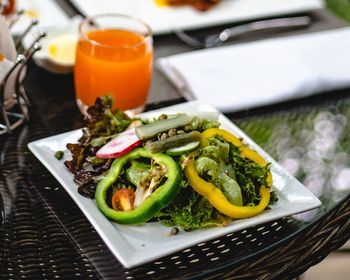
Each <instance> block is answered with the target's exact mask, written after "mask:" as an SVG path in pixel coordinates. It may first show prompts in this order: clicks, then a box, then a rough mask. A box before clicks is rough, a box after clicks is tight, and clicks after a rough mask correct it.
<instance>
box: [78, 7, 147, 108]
mask: <svg viewBox="0 0 350 280" xmlns="http://www.w3.org/2000/svg"><path fill="white" fill-rule="evenodd" d="M79 33H80V37H79V41H78V46H77V51H76V63H75V67H74V82H75V90H76V100H77V104H78V107H79V109H80V110H81V112H82V113H83V114H86V109H87V107H88V106H90V105H93V104H94V103H95V99H96V98H97V97H98V96H102V95H112V96H114V108H119V109H121V110H124V111H127V113H129V114H132V115H133V114H136V113H139V112H141V111H142V110H143V108H144V106H145V103H146V99H147V96H148V91H149V88H150V83H151V76H152V59H153V46H152V33H151V30H150V28H149V27H148V25H147V24H145V23H144V22H142V21H140V20H138V19H135V18H132V17H129V16H125V15H114V14H111V15H98V16H94V17H90V18H86V19H84V20H83V21H82V22H81V24H80V27H79Z"/></svg>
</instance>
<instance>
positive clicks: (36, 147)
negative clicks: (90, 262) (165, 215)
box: [28, 101, 321, 268]
mask: <svg viewBox="0 0 350 280" xmlns="http://www.w3.org/2000/svg"><path fill="white" fill-rule="evenodd" d="M196 111H197V112H198V111H199V112H218V111H217V110H216V109H215V108H213V107H212V106H210V105H206V104H203V103H200V102H197V101H194V102H188V103H183V104H179V105H176V106H171V107H167V108H164V109H161V110H157V111H152V112H147V113H144V114H141V117H152V116H157V115H160V114H161V113H174V112H184V113H186V112H187V113H190V114H195V112H196ZM219 121H220V122H221V127H222V128H224V129H226V130H229V131H231V132H232V133H233V134H235V135H236V136H238V137H243V139H244V141H245V143H247V144H249V145H250V147H251V148H252V149H254V150H256V151H257V152H258V153H259V154H261V155H262V156H263V157H264V158H265V159H266V160H267V161H268V162H271V171H272V176H273V188H274V190H275V191H276V192H277V195H278V198H279V200H278V202H277V203H276V204H275V205H273V206H272V207H271V209H270V210H266V211H264V212H263V213H262V214H260V215H258V216H255V217H252V218H249V219H242V220H236V221H234V222H232V223H231V224H230V225H229V226H227V227H216V228H208V229H200V230H195V231H192V232H184V231H181V232H180V233H179V234H178V235H175V236H170V235H169V232H170V228H169V227H165V226H163V225H162V224H160V223H147V224H144V225H138V226H127V225H119V224H116V223H113V222H110V221H109V220H108V219H107V218H106V217H105V216H104V215H103V214H102V213H101V212H100V211H99V210H98V208H97V206H96V204H95V202H94V200H91V199H88V198H85V197H83V196H81V195H80V194H79V193H78V191H77V185H76V184H75V183H74V182H73V176H72V174H71V173H70V172H69V171H68V170H67V169H66V167H65V166H64V164H63V160H62V161H58V160H57V159H56V158H55V156H54V154H55V152H56V151H58V150H65V151H66V153H65V160H66V159H68V158H69V152H68V151H67V150H66V144H67V143H74V142H76V141H77V140H78V139H79V137H80V136H81V135H82V132H81V130H75V131H71V132H67V133H63V134H59V135H56V136H52V137H48V138H44V139H41V140H37V141H34V142H31V143H29V144H28V147H29V149H30V150H31V151H32V152H33V154H34V155H35V156H36V157H37V158H38V159H39V160H40V161H41V162H42V163H43V164H44V165H45V166H46V168H47V169H48V170H49V171H50V172H51V173H52V174H53V175H54V176H55V178H56V179H57V180H58V181H59V182H60V183H61V185H62V186H63V187H64V188H65V190H66V191H67V192H68V194H69V195H70V196H71V197H72V198H73V200H74V201H75V202H76V204H77V205H78V206H79V208H80V209H81V210H82V211H83V213H84V214H85V215H86V217H87V218H88V219H89V221H90V222H91V224H92V225H93V226H94V227H95V229H96V231H97V232H98V233H99V234H100V236H101V237H102V239H103V240H104V241H105V243H106V244H107V246H108V247H109V248H110V250H111V251H112V253H113V254H114V255H115V256H116V257H117V258H118V260H119V261H120V262H121V263H122V264H123V265H124V266H125V267H128V268H130V267H133V266H136V265H140V264H143V263H146V262H149V261H152V260H155V259H157V258H160V257H163V256H165V255H168V254H170V253H173V252H176V251H179V250H181V249H184V248H187V247H190V246H192V245H195V244H197V243H200V242H204V241H207V240H210V239H214V238H217V237H220V236H223V235H225V234H228V233H231V232H234V231H239V230H242V229H244V228H247V227H250V226H254V225H258V224H261V223H265V222H268V221H272V220H276V219H278V218H281V217H284V216H288V215H292V214H295V213H299V212H303V211H306V210H310V209H313V208H316V207H319V206H320V205H321V202H320V201H319V200H318V199H317V198H316V197H315V196H314V195H313V194H312V193H311V192H310V191H309V190H308V189H306V188H305V187H304V186H303V185H302V184H301V183H300V182H299V181H297V180H296V179H295V178H294V177H292V176H290V175H288V174H287V173H286V172H285V171H284V170H283V168H282V167H281V166H280V165H279V164H278V163H277V162H276V161H274V160H273V159H272V158H271V157H270V156H269V155H268V154H267V153H266V152H264V151H263V150H262V149H261V148H260V147H259V146H258V145H257V144H255V143H254V142H253V141H252V140H251V139H250V138H249V137H248V136H247V135H246V134H244V132H242V131H241V130H240V129H239V128H238V127H237V126H236V125H234V124H233V123H232V122H231V121H230V120H229V119H227V118H226V117H225V116H224V115H222V114H219Z"/></svg>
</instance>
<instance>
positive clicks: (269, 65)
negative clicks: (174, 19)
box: [157, 27, 350, 112]
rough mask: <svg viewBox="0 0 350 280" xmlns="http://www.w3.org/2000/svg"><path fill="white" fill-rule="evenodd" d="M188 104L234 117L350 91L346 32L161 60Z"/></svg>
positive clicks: (349, 47) (348, 30) (349, 49)
mask: <svg viewBox="0 0 350 280" xmlns="http://www.w3.org/2000/svg"><path fill="white" fill-rule="evenodd" d="M157 66H158V67H159V68H160V70H161V71H163V72H164V73H165V75H166V76H167V77H168V78H169V79H170V80H171V81H172V82H173V83H174V85H175V86H176V87H177V88H178V89H179V91H180V92H181V93H182V94H183V96H184V97H185V98H187V99H188V100H194V99H198V100H201V101H203V102H206V103H209V104H211V105H213V106H215V107H217V108H218V109H220V110H221V111H224V112H229V111H236V110H241V109H246V108H251V107H256V106H260V105H267V104H271V103H277V102H280V101H285V100H288V99H295V98H299V97H304V96H308V95H311V94H314V93H320V92H323V91H329V90H334V89H339V88H345V87H349V86H350V28H348V27H346V28H341V29H336V30H331V31H322V32H317V33H312V34H303V35H298V36H293V37H285V38H277V39H267V40H262V41H258V42H253V43H245V44H239V45H235V46H229V47H221V48H216V49H210V50H202V51H195V52H191V53H186V54H180V55H175V56H170V57H166V58H161V59H159V60H158V61H157Z"/></svg>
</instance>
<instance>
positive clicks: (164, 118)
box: [158, 114, 168, 121]
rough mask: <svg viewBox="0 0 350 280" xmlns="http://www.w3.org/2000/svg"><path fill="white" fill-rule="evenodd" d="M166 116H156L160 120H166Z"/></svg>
mask: <svg viewBox="0 0 350 280" xmlns="http://www.w3.org/2000/svg"><path fill="white" fill-rule="evenodd" d="M167 118H168V116H167V115H166V114H161V115H160V116H159V117H158V120H159V121H161V120H166V119H167Z"/></svg>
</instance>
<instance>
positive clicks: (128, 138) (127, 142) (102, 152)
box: [96, 128, 142, 158]
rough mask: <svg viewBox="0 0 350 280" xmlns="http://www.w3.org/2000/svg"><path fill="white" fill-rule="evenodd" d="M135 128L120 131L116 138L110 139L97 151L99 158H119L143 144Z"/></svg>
mask: <svg viewBox="0 0 350 280" xmlns="http://www.w3.org/2000/svg"><path fill="white" fill-rule="evenodd" d="M141 142H142V141H141V140H140V139H139V138H138V137H137V135H136V132H135V128H132V129H128V130H125V131H123V132H122V133H120V134H119V135H118V136H117V137H116V138H114V139H112V140H111V141H109V142H108V143H107V144H106V145H104V146H103V147H102V148H101V149H99V150H98V151H97V153H96V156H97V157H99V158H118V157H122V156H123V155H126V154H127V153H129V152H130V151H132V150H133V149H135V148H136V147H138V146H139V145H140V144H141Z"/></svg>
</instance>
